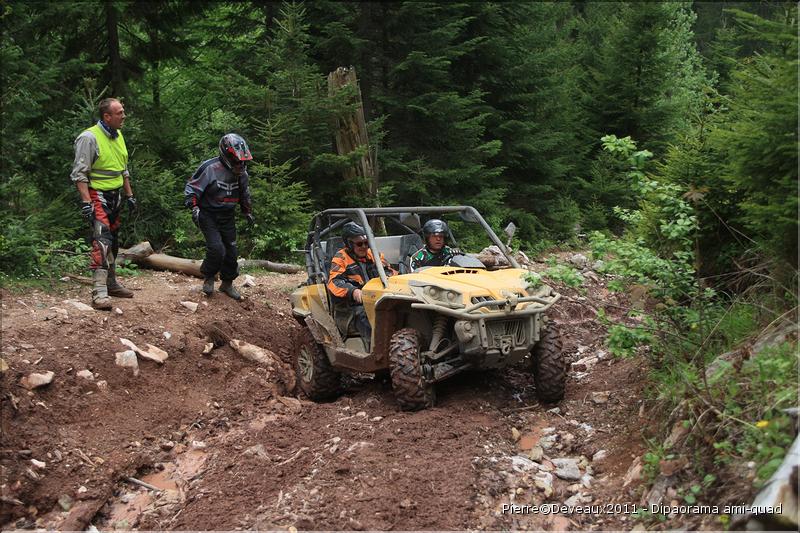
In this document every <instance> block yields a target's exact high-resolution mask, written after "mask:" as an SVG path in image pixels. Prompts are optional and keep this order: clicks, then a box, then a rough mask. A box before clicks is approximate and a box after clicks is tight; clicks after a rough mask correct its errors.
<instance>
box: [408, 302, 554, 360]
mask: <svg viewBox="0 0 800 533" xmlns="http://www.w3.org/2000/svg"><path fill="white" fill-rule="evenodd" d="M560 298H561V295H560V294H558V293H551V294H550V295H549V296H524V297H515V296H512V297H509V298H505V299H502V300H486V301H482V302H478V303H475V304H472V305H470V306H469V307H466V308H463V309H452V308H447V307H443V306H439V305H435V304H426V303H413V304H411V307H412V308H413V309H419V310H426V311H431V312H434V313H437V314H440V315H445V316H448V317H451V318H454V319H455V324H454V325H453V328H454V331H455V334H456V337H457V338H458V344H459V352H460V353H461V355H462V357H463V358H464V362H466V363H469V364H470V365H471V366H473V367H475V368H502V367H506V366H509V365H511V364H514V363H516V362H517V361H519V360H521V359H522V358H523V357H525V355H527V354H528V352H530V350H531V348H532V347H533V345H534V344H536V342H537V341H538V340H539V336H540V333H539V332H540V329H541V325H542V313H544V312H546V311H547V310H548V309H550V307H552V306H553V305H554V304H555V303H556V302H557V301H558V300H559V299H560Z"/></svg>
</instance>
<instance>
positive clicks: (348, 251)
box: [328, 222, 397, 345]
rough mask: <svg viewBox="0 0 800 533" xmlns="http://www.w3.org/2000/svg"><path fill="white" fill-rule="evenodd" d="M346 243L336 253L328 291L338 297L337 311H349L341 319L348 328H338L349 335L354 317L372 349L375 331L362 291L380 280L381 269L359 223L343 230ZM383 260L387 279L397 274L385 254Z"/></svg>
mask: <svg viewBox="0 0 800 533" xmlns="http://www.w3.org/2000/svg"><path fill="white" fill-rule="evenodd" d="M342 239H343V240H344V244H345V246H344V248H342V249H340V250H339V251H338V252H336V255H334V256H333V259H332V260H331V270H330V273H329V274H328V291H330V293H331V294H332V295H333V296H334V304H335V305H336V306H337V308H339V309H341V310H343V311H347V312H346V313H340V316H342V317H345V318H346V319H347V322H348V323H347V324H338V325H339V326H340V328H341V329H343V330H344V331H347V327H346V326H348V325H349V319H350V316H352V317H354V318H355V323H356V329H358V333H359V334H360V335H361V338H363V339H364V341H365V342H366V343H367V345H369V342H370V339H371V337H372V327H371V326H370V325H369V320H367V315H366V313H365V312H364V304H363V300H362V297H361V288H362V287H363V286H364V285H365V284H366V283H367V282H368V281H369V280H371V279H372V278H377V277H378V267H377V266H376V264H375V257H374V256H373V254H372V250H371V249H370V248H369V242H368V241H367V232H366V231H365V230H364V228H362V227H361V226H359V225H358V224H356V223H355V222H347V223H346V224H345V225H344V227H343V228H342ZM380 260H381V263H383V269H384V270H385V271H386V275H387V276H393V275H395V274H397V271H395V270H394V269H393V268H392V267H391V266H390V265H389V263H387V262H386V259H385V258H384V257H383V254H380ZM342 326H344V327H342Z"/></svg>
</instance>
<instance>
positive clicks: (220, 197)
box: [184, 133, 255, 300]
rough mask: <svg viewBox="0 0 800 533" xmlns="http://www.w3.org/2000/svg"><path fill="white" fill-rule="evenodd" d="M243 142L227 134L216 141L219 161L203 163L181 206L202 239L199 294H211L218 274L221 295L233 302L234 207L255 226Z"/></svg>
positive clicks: (236, 270)
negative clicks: (202, 251) (189, 215)
mask: <svg viewBox="0 0 800 533" xmlns="http://www.w3.org/2000/svg"><path fill="white" fill-rule="evenodd" d="M252 159H253V156H252V155H251V154H250V148H248V146H247V143H246V142H245V140H244V139H243V138H242V137H241V136H239V135H237V134H235V133H228V134H226V135H223V136H222V138H221V139H220V140H219V157H215V158H213V159H209V160H207V161H204V162H203V163H202V164H201V165H200V167H198V169H197V170H196V171H195V173H194V174H193V175H192V177H191V178H189V181H188V182H187V183H186V188H185V189H184V197H185V205H186V207H188V208H189V209H191V210H192V221H193V222H194V223H195V225H197V227H198V228H200V231H202V232H203V236H204V237H205V239H206V257H205V259H203V264H202V265H200V271H201V272H202V273H203V277H204V281H203V292H204V293H205V294H206V295H207V296H212V295H213V294H214V278H215V277H216V275H217V273H219V277H220V279H222V284H220V287H219V290H220V292H224V293H225V294H227V295H228V296H230V297H231V298H233V299H234V300H241V298H242V296H241V295H240V294H239V291H237V290H236V288H235V287H234V286H233V280H234V279H236V278H237V276H238V275H239V264H238V263H237V261H236V260H237V257H238V255H239V252H238V250H237V248H236V219H235V213H236V211H235V209H236V204H239V205H241V207H242V213H244V216H245V217H246V218H247V221H248V223H250V224H252V223H253V222H255V219H254V218H253V214H252V212H251V209H252V206H251V202H250V184H249V175H248V174H247V161H251V160H252Z"/></svg>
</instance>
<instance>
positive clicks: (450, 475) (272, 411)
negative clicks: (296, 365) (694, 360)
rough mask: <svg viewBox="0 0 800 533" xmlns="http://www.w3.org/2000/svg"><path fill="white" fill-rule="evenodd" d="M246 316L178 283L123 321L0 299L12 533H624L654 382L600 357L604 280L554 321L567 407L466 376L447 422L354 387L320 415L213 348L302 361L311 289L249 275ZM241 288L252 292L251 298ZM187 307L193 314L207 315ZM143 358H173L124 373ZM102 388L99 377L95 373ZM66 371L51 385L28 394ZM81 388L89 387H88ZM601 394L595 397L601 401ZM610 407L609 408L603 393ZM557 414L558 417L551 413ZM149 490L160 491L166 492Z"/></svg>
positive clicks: (606, 299)
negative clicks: (127, 360)
mask: <svg viewBox="0 0 800 533" xmlns="http://www.w3.org/2000/svg"><path fill="white" fill-rule="evenodd" d="M255 278H256V282H257V284H256V286H255V287H251V288H245V289H243V293H244V294H245V296H246V299H245V300H244V301H242V302H234V301H233V300H231V299H229V298H227V297H226V296H224V295H220V294H217V295H215V296H214V297H213V298H210V299H209V298H205V297H202V295H201V293H200V292H199V282H198V281H197V280H195V279H191V278H187V277H184V276H181V275H177V274H171V273H153V272H144V273H142V274H141V275H139V276H137V277H135V278H129V279H127V280H125V281H126V284H127V286H128V287H129V288H132V289H134V291H135V298H134V299H132V300H124V299H115V301H114V305H115V307H118V308H119V310H120V311H121V313H119V312H115V311H112V312H98V311H81V310H79V309H77V308H76V307H75V306H74V305H73V304H72V303H71V302H68V301H67V300H71V299H74V300H78V301H82V302H87V300H88V293H89V288H88V287H87V286H84V285H80V284H79V283H77V282H74V281H71V282H63V283H61V285H62V286H63V288H60V289H59V290H58V291H57V293H47V294H45V293H41V292H37V291H31V292H28V293H25V294H18V293H10V292H8V291H4V292H3V294H2V318H3V320H2V353H3V355H2V357H3V359H4V360H5V362H6V363H7V364H8V366H9V369H8V370H7V371H5V372H4V373H3V374H2V378H1V379H2V395H1V396H2V398H0V401H2V441H0V467H1V468H2V470H1V471H0V474H2V476H1V478H0V482H2V496H3V500H2V510H1V512H0V527H2V528H3V529H10V528H25V529H27V528H37V527H44V528H48V529H50V528H53V529H63V530H83V529H85V528H87V527H88V526H90V525H94V526H96V527H97V528H99V529H101V530H106V529H114V528H117V529H134V528H136V529H149V530H156V529H159V530H161V529H166V530H186V529H193V530H194V529H200V530H232V529H262V530H264V529H286V528H289V527H294V528H297V529H299V530H313V529H328V530H361V529H367V530H422V529H430V530H447V529H461V530H463V529H493V530H497V529H546V530H547V529H549V530H569V529H605V530H609V529H630V528H631V527H632V526H633V524H634V522H633V519H632V518H631V517H630V516H629V515H626V514H625V512H624V510H625V509H626V507H625V505H626V504H627V509H628V510H632V509H633V508H632V507H631V505H632V504H633V503H638V502H639V501H640V499H641V494H640V493H641V489H640V487H639V481H638V480H637V479H636V478H635V476H634V479H633V481H632V482H630V483H629V484H628V485H627V486H625V487H623V478H624V477H625V474H626V472H628V470H629V467H630V466H631V462H632V460H633V459H634V458H635V457H638V456H639V455H641V453H642V451H643V441H642V428H644V427H646V426H647V425H648V421H647V420H646V419H645V418H643V417H642V415H641V414H640V413H643V412H644V409H642V403H641V400H640V398H641V396H642V394H641V393H642V391H641V387H642V386H643V381H644V380H643V373H644V371H643V369H641V368H639V367H637V365H636V363H634V362H632V361H630V360H618V359H614V358H611V357H608V356H605V357H604V354H605V350H604V347H603V339H604V335H605V331H604V327H603V326H602V325H601V324H600V323H599V321H598V320H597V318H596V312H597V311H598V310H599V309H600V308H604V309H605V311H606V313H607V314H608V315H609V316H620V314H621V313H622V310H621V308H619V307H617V305H619V304H624V302H622V301H620V299H619V298H620V296H618V295H611V294H609V293H608V292H607V291H606V289H605V287H604V282H603V280H602V279H600V278H598V277H595V276H590V277H589V278H587V282H586V285H585V289H586V290H585V291H583V292H582V293H581V292H578V291H574V290H569V289H563V288H559V290H560V291H561V292H562V294H564V296H565V297H564V299H563V300H562V302H561V303H560V304H558V306H557V308H556V309H555V311H554V312H553V313H551V315H550V316H551V319H553V320H555V321H556V322H557V323H558V324H559V325H560V330H561V333H562V336H563V342H564V347H565V350H566V353H567V357H568V359H569V361H570V362H575V361H578V360H580V359H583V358H585V357H586V356H592V355H599V356H600V360H599V361H597V362H594V363H593V364H589V365H585V366H584V365H582V364H578V365H575V366H574V368H573V370H572V371H571V372H570V375H569V380H568V383H567V396H566V398H565V400H564V401H562V402H561V403H560V404H559V405H558V406H554V405H540V404H538V403H537V401H536V399H535V395H534V391H533V378H532V376H531V375H530V373H529V371H528V370H527V369H526V368H525V367H524V366H522V365H521V366H520V367H519V368H514V369H510V370H508V371H501V372H500V371H499V372H492V373H473V374H464V375H461V376H458V377H456V378H454V379H451V380H450V381H448V382H446V383H444V384H441V385H440V386H439V387H438V389H437V394H438V405H437V406H436V407H434V408H432V409H429V410H426V411H423V412H416V413H406V412H401V411H399V410H398V408H397V405H396V403H395V401H394V398H393V396H392V392H391V387H390V385H389V383H387V382H385V381H381V380H377V379H373V378H372V377H371V376H354V377H353V378H352V379H349V380H348V386H347V391H346V393H345V394H344V395H343V396H341V397H340V398H339V399H337V400H336V401H333V402H331V403H324V404H314V403H311V402H309V401H308V400H307V399H306V398H304V397H303V396H302V394H301V393H298V392H297V391H287V390H285V387H284V385H283V383H282V382H280V380H278V379H276V373H275V372H274V371H273V370H274V369H270V368H266V367H264V366H260V365H258V364H256V363H253V362H251V361H249V360H247V359H245V358H243V357H241V356H240V355H239V354H238V353H237V352H236V351H234V350H233V349H232V348H230V347H228V346H225V347H220V348H217V349H215V350H214V351H212V352H211V354H209V355H203V354H202V351H203V349H204V346H205V344H206V343H207V342H208V339H206V337H205V336H204V334H203V332H202V331H201V328H200V327H199V325H200V324H204V323H210V322H213V321H216V322H219V323H221V324H222V325H223V326H226V327H227V330H228V331H227V333H229V334H230V335H231V336H232V337H233V338H237V339H240V340H243V341H246V342H249V343H252V344H255V345H257V346H261V347H263V348H267V349H268V350H271V351H272V352H274V353H275V354H276V355H277V356H278V357H280V358H281V359H283V360H284V361H286V362H291V358H292V352H293V344H294V338H295V336H296V335H297V334H298V332H299V326H297V324H296V323H295V322H294V320H293V319H292V318H291V314H290V309H289V303H288V293H289V292H290V291H291V290H292V289H293V288H294V287H296V286H297V285H298V284H299V283H300V282H301V281H303V279H304V276H303V275H278V274H265V275H259V276H255ZM241 280H242V278H239V281H241ZM181 301H191V302H195V303H198V304H199V306H198V308H197V310H196V312H192V311H191V310H190V309H188V308H187V307H184V306H183V305H181V303H180V302H181ZM120 337H124V338H127V339H130V340H131V341H133V342H134V343H136V344H137V345H138V346H140V347H144V346H146V345H147V344H148V343H149V344H152V345H154V346H157V347H159V348H161V349H163V350H165V351H166V352H168V353H169V358H168V359H167V360H166V361H165V362H164V363H163V364H161V365H159V364H157V363H156V362H153V361H147V360H143V359H141V358H140V360H139V373H138V375H137V376H134V373H133V371H132V369H130V368H123V367H120V366H117V365H116V364H115V356H114V354H115V352H120V351H123V350H125V349H126V348H125V347H124V346H123V345H122V344H121V343H120V340H119V339H120ZM85 370H88V371H90V372H91V374H92V375H91V377H89V376H88V374H87V373H86V372H82V371H85ZM46 371H52V372H53V373H54V378H53V381H52V383H51V384H49V385H46V386H44V387H41V388H37V389H34V390H31V391H29V390H27V389H26V388H24V387H23V386H22V385H21V380H22V378H24V377H25V376H27V375H28V374H30V373H32V372H38V373H43V372H46ZM79 373H81V375H79ZM593 393H599V394H593ZM606 393H607V394H606ZM555 407H557V408H556V409H554V408H555ZM129 478H135V479H137V480H140V481H142V482H144V483H147V484H149V485H151V486H153V487H156V488H158V489H160V490H159V491H153V490H150V489H148V488H145V487H142V486H140V485H137V484H135V482H132V481H130V480H129ZM564 502H567V503H569V504H577V505H583V506H588V505H599V506H608V508H607V509H606V510H608V511H613V510H614V508H613V504H620V506H618V507H617V508H616V510H617V511H623V512H617V513H613V512H608V513H603V512H595V513H593V514H579V513H557V514H554V515H543V514H533V513H528V514H512V513H509V512H503V510H504V507H503V505H504V504H506V505H507V504H510V503H516V504H519V505H538V504H541V503H558V504H561V503H564Z"/></svg>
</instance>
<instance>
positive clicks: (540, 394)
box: [531, 324, 567, 403]
mask: <svg viewBox="0 0 800 533" xmlns="http://www.w3.org/2000/svg"><path fill="white" fill-rule="evenodd" d="M531 357H532V358H533V382H534V384H535V385H536V397H537V398H538V399H539V400H540V401H543V402H548V403H549V402H557V401H559V400H561V399H563V398H564V390H565V388H566V382H567V367H566V365H565V364H564V357H563V355H562V346H561V338H560V337H559V336H558V332H557V330H556V329H555V327H554V326H553V324H550V326H549V327H548V328H547V329H545V330H544V332H543V334H542V337H541V339H539V342H537V343H536V345H535V346H534V347H533V350H532V351H531Z"/></svg>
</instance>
